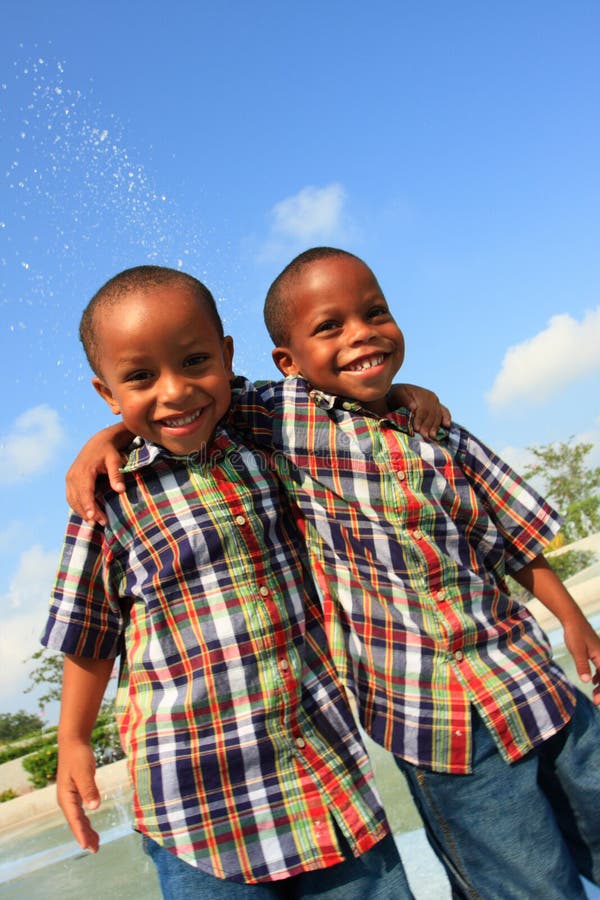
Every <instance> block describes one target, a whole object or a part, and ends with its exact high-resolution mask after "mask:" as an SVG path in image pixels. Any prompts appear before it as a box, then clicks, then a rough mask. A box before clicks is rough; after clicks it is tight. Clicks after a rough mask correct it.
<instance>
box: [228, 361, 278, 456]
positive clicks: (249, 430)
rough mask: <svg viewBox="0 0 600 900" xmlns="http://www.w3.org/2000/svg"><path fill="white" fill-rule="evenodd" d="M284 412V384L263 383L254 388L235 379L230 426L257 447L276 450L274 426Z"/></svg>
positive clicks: (249, 383)
mask: <svg viewBox="0 0 600 900" xmlns="http://www.w3.org/2000/svg"><path fill="white" fill-rule="evenodd" d="M282 409H283V396H282V383H281V382H279V381H260V382H257V383H256V384H253V383H252V382H251V381H248V380H247V379H245V378H236V379H235V381H234V384H233V389H232V403H231V410H230V422H231V424H232V425H233V427H234V428H235V429H236V430H238V431H240V432H242V434H244V435H245V436H246V437H247V439H248V440H250V441H251V442H252V443H253V444H254V445H255V446H257V447H262V448H264V449H266V450H273V449H274V444H273V435H274V431H275V423H276V421H277V420H278V419H281V415H282Z"/></svg>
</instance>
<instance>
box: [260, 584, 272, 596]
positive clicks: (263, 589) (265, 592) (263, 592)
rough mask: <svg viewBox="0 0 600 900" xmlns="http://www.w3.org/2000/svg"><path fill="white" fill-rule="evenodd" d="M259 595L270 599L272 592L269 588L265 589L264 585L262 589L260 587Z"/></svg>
mask: <svg viewBox="0 0 600 900" xmlns="http://www.w3.org/2000/svg"><path fill="white" fill-rule="evenodd" d="M258 593H259V594H260V596H261V597H268V596H269V594H270V591H269V588H268V587H265V586H264V584H263V585H261V587H259V589H258Z"/></svg>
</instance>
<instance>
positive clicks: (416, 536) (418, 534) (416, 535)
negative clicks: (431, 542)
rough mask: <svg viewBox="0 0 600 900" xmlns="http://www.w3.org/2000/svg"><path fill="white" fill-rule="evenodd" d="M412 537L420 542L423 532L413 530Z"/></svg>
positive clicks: (416, 529)
mask: <svg viewBox="0 0 600 900" xmlns="http://www.w3.org/2000/svg"><path fill="white" fill-rule="evenodd" d="M413 537H414V539H415V541H420V540H421V538H422V537H423V532H422V531H419V529H418V528H415V530H414V531H413Z"/></svg>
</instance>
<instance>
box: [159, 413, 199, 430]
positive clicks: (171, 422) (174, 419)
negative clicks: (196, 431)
mask: <svg viewBox="0 0 600 900" xmlns="http://www.w3.org/2000/svg"><path fill="white" fill-rule="evenodd" d="M202 412H203V410H201V409H197V410H196V411H195V412H193V413H187V415H185V416H171V418H169V419H161V420H160V422H161V424H162V425H165V426H166V427H167V428H182V427H183V426H184V425H191V424H192V422H195V421H196V419H199V418H200V416H201V415H202Z"/></svg>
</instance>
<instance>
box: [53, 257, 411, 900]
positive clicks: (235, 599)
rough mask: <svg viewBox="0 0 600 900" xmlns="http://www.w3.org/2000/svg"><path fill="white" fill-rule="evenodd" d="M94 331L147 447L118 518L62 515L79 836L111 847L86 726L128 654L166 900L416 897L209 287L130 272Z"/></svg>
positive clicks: (121, 409)
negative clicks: (242, 426)
mask: <svg viewBox="0 0 600 900" xmlns="http://www.w3.org/2000/svg"><path fill="white" fill-rule="evenodd" d="M81 336H82V339H83V341H84V345H85V349H86V352H87V354H88V358H89V360H90V363H91V365H92V367H93V369H94V371H95V373H96V374H95V377H94V379H93V383H94V386H95V387H96V389H97V391H98V392H99V393H100V395H101V396H102V397H103V398H104V399H105V400H106V402H107V403H108V405H109V406H110V408H111V409H112V411H113V412H115V413H121V414H122V416H123V419H124V421H125V423H126V424H127V425H128V427H129V428H130V429H131V430H132V432H134V433H136V434H138V435H140V439H138V440H137V441H136V443H135V444H134V446H133V448H132V449H131V450H130V453H129V454H128V459H127V464H126V466H125V468H124V473H125V474H124V483H125V484H124V487H125V490H124V491H123V492H122V493H115V492H114V491H112V490H110V489H109V488H108V487H107V486H105V487H104V489H103V492H102V493H103V503H104V510H105V516H106V524H105V526H104V527H101V526H100V525H97V524H96V525H93V526H90V525H88V524H86V523H85V522H84V521H83V520H82V519H81V518H80V517H79V516H77V515H76V514H72V515H71V517H70V519H69V523H68V526H67V531H66V537H65V543H64V548H63V553H62V558H61V562H60V565H59V570H58V574H57V577H56V582H55V586H54V590H53V597H52V606H51V610H50V615H49V619H48V622H47V625H46V630H45V633H44V637H43V643H44V644H45V645H46V646H48V647H51V648H53V649H55V650H60V651H63V652H64V653H65V663H64V679H63V691H62V703H61V716H60V723H59V732H58V741H59V768H58V775H57V788H58V798H59V803H60V805H61V807H62V809H63V812H64V814H65V817H66V819H67V821H68V823H69V825H70V827H71V829H72V831H73V833H74V835H75V837H76V838H77V840H78V841H79V842H80V844H81V846H82V847H84V848H88V849H90V850H92V852H95V851H96V850H97V849H98V843H99V838H98V835H97V833H96V832H95V831H94V829H93V828H92V825H91V823H90V821H89V819H88V817H87V815H86V814H85V812H84V810H83V804H85V805H86V806H87V807H88V808H92V809H93V808H96V807H97V806H98V804H99V795H98V791H97V789H96V786H95V782H94V757H93V751H92V748H91V746H90V734H91V730H92V727H93V725H94V721H95V718H96V715H97V712H98V708H99V705H100V702H101V699H102V696H103V693H104V690H105V687H106V684H107V681H108V679H109V677H110V674H111V670H112V668H113V663H114V659H115V657H116V656H117V655H118V654H119V653H120V654H121V670H120V675H119V691H118V697H117V708H118V711H119V712H118V722H119V728H120V733H121V738H122V741H123V744H124V746H125V749H126V751H127V754H128V761H129V769H130V774H131V776H132V780H133V788H134V811H135V823H136V828H137V829H138V830H139V831H140V832H141V833H142V835H143V841H144V847H145V849H146V852H147V853H148V854H149V855H150V856H151V857H152V859H153V860H154V862H155V863H156V866H157V870H158V874H159V878H160V883H161V888H162V892H163V896H164V897H165V898H167V900H184V898H188V897H189V898H192V897H199V896H202V897H206V898H211V900H212V898H214V900H217V898H221V897H222V898H227V900H234V898H236V897H239V898H240V900H241V898H244V900H247V898H249V897H256V898H257V900H259V898H265V900H273V898H281V900H283V898H286V900H287V898H290V897H297V898H301V897H309V896H310V897H311V898H313V897H319V898H322V900H325V898H327V900H339V898H341V897H342V896H343V897H344V900H352V898H353V900H359V898H360V900H362V898H364V897H365V896H368V897H373V898H378V900H396V898H398V897H411V896H412V895H411V893H410V890H409V887H408V884H407V882H406V878H405V875H404V871H403V868H402V864H401V862H400V858H399V856H398V852H397V850H396V847H395V843H394V841H393V838H392V837H391V836H390V835H389V833H388V827H387V823H386V821H385V816H384V812H383V810H382V808H381V804H380V802H379V799H378V796H377V792H376V788H375V786H374V781H373V775H372V772H371V769H370V767H369V763H368V758H367V755H366V752H365V750H364V747H363V746H362V742H361V740H360V737H359V735H358V732H357V730H356V726H355V723H354V721H353V718H352V715H351V712H350V709H349V707H348V705H347V700H346V697H345V694H344V692H343V689H342V688H341V685H340V684H339V681H338V679H337V676H336V674H335V671H334V668H333V664H332V663H331V661H330V658H329V656H328V654H327V652H326V637H325V632H324V628H323V621H322V612H321V609H320V607H319V603H318V599H317V596H316V593H315V589H314V585H313V583H312V579H311V577H310V572H309V570H308V567H307V564H306V560H305V559H304V553H303V550H302V541H301V539H300V537H299V535H298V533H297V531H296V529H295V527H294V521H293V519H294V517H293V515H292V513H291V511H290V510H289V509H288V506H287V503H286V499H285V497H284V496H283V495H282V492H281V489H280V484H279V481H278V479H277V478H276V476H275V474H274V472H273V471H272V469H271V467H270V465H269V464H268V463H269V460H268V458H267V457H266V456H265V454H264V453H260V452H257V451H253V450H252V449H250V448H249V447H248V446H247V445H246V444H245V442H244V441H243V440H242V439H241V438H240V436H239V434H238V432H236V431H235V429H234V428H232V427H231V426H230V425H228V424H227V423H226V422H225V421H224V417H225V415H226V413H227V411H228V408H229V405H230V399H231V386H230V382H231V380H232V378H233V373H232V353H233V345H232V341H231V338H229V337H225V336H224V335H223V330H222V325H221V321H220V318H219V316H218V313H217V310H216V306H215V303H214V300H213V298H212V295H211V294H210V292H209V291H208V290H207V289H206V288H205V287H204V285H202V284H201V283H200V282H198V281H196V279H194V278H192V277H191V276H188V275H185V274H184V273H182V272H179V271H173V270H170V269H162V268H160V267H154V266H142V267H139V268H137V269H131V270H127V271H125V272H122V273H121V274H120V275H118V276H116V277H115V278H114V279H111V281H109V282H108V283H107V284H106V285H105V286H104V287H103V288H101V290H100V291H99V292H98V293H97V294H96V295H95V297H94V298H93V300H92V301H91V303H90V304H89V305H88V307H87V309H86V311H85V313H84V316H83V318H82V324H81ZM265 462H267V465H265Z"/></svg>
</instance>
